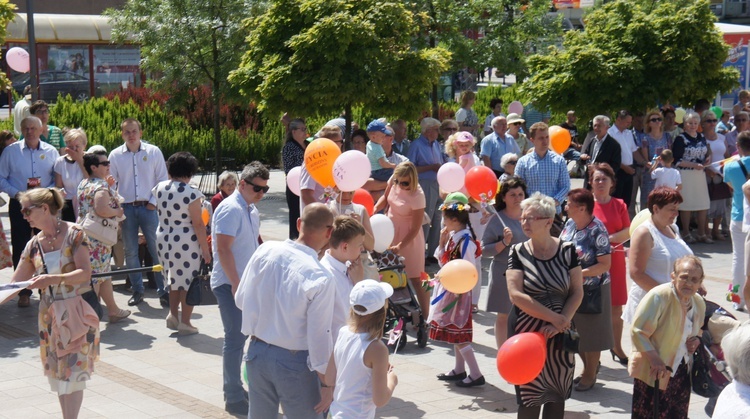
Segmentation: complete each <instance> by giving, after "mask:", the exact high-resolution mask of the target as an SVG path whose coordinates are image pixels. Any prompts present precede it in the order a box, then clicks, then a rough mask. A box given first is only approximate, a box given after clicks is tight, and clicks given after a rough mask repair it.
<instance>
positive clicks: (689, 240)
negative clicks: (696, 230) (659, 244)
mask: <svg viewBox="0 0 750 419" xmlns="http://www.w3.org/2000/svg"><path fill="white" fill-rule="evenodd" d="M682 240H683V241H684V242H685V243H687V244H693V243H695V237H693V235H692V234H685V235H683V236H682Z"/></svg>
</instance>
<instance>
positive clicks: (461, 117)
mask: <svg viewBox="0 0 750 419" xmlns="http://www.w3.org/2000/svg"><path fill="white" fill-rule="evenodd" d="M468 116H469V113H468V112H467V111H466V109H464V108H458V110H457V111H456V122H458V123H459V125H460V124H461V122H464V121H466V118H467V117H468Z"/></svg>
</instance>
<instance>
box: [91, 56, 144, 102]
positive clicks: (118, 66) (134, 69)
mask: <svg viewBox="0 0 750 419" xmlns="http://www.w3.org/2000/svg"><path fill="white" fill-rule="evenodd" d="M140 62H141V50H140V48H139V47H137V46H110V45H106V46H98V45H96V46H94V80H96V81H97V83H98V85H99V89H101V94H102V95H105V94H107V93H109V92H112V91H117V90H120V89H123V88H127V87H128V86H130V85H133V86H140V85H141V69H140Z"/></svg>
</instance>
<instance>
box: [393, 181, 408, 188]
mask: <svg viewBox="0 0 750 419" xmlns="http://www.w3.org/2000/svg"><path fill="white" fill-rule="evenodd" d="M396 183H397V184H398V186H400V187H402V188H408V187H409V185H411V182H399V181H396Z"/></svg>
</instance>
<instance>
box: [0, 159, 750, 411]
mask: <svg viewBox="0 0 750 419" xmlns="http://www.w3.org/2000/svg"><path fill="white" fill-rule="evenodd" d="M576 181H577V180H574V182H576ZM574 184H576V183H574ZM269 185H270V186H271V192H270V193H269V194H268V195H267V197H266V198H265V199H264V200H263V201H262V202H261V203H260V205H259V207H260V211H261V219H262V228H261V231H262V235H263V238H264V239H265V240H278V239H283V238H284V237H285V236H286V232H287V226H286V217H287V212H286V203H285V200H284V177H283V172H279V171H274V172H272V175H271V181H270V182H269ZM0 211H3V212H2V213H0V215H2V221H3V225H4V227H5V229H6V234H7V233H8V229H9V224H8V218H7V208H3V209H0ZM693 249H694V251H695V252H696V254H697V255H698V256H700V257H701V258H702V259H703V261H704V264H705V267H706V272H707V275H708V278H707V281H706V286H707V288H708V290H709V297H710V298H711V299H712V300H713V301H716V302H719V303H721V302H722V300H723V299H724V295H725V290H726V288H727V284H728V283H729V282H730V281H729V278H730V274H731V245H730V244H729V242H728V241H725V242H717V243H715V244H713V245H696V246H694V247H693ZM486 268H487V265H485V269H486ZM10 275H11V272H10V270H7V269H6V270H4V271H0V283H5V282H8V281H9V278H10ZM484 285H485V291H486V285H487V274H486V271H485V274H484ZM115 295H116V298H117V301H118V304H120V305H121V306H123V307H125V306H126V305H127V304H126V303H127V300H128V298H129V294H128V293H127V292H126V291H125V289H124V285H122V281H119V282H116V286H115ZM32 301H33V304H32V307H31V308H27V309H19V308H17V307H16V305H15V304H14V303H9V304H6V305H3V306H0V406H2V407H0V417H2V418H14V419H18V418H30V419H36V418H58V417H60V407H59V404H58V401H57V397H56V395H55V394H53V393H51V392H50V390H49V386H48V384H47V381H46V379H45V377H44V376H43V375H42V367H41V365H40V361H39V349H38V346H39V345H38V339H37V337H36V316H37V309H36V304H37V302H38V300H37V299H36V298H34V299H32ZM722 304H723V305H724V306H725V307H726V308H731V305H729V304H727V303H722ZM484 305H485V300H484V298H483V299H482V301H481V302H480V307H484ZM734 314H737V315H738V318H740V319H743V320H745V319H747V314H743V313H734ZM166 315H167V310H166V309H163V308H161V306H160V305H159V301H158V299H157V298H156V294H155V292H154V291H153V290H147V293H146V300H145V301H144V302H143V303H142V304H141V305H139V306H138V308H136V309H135V310H134V313H133V315H132V316H131V318H132V320H131V321H125V322H122V323H118V324H115V325H108V324H107V323H102V332H101V342H102V344H101V360H100V361H99V362H98V363H97V364H96V374H95V375H94V377H93V379H92V380H91V381H90V382H89V387H88V390H87V391H86V392H85V396H84V400H83V409H82V411H81V417H82V418H127V419H135V418H181V419H182V418H195V417H202V418H215V417H229V416H228V415H227V414H226V413H224V402H223V397H222V377H221V346H222V336H223V329H222V325H221V320H220V318H219V311H218V309H217V308H216V307H213V306H210V307H197V308H196V310H195V314H194V318H195V322H194V325H195V326H197V327H198V328H200V334H198V335H193V336H186V337H180V336H178V335H177V333H175V332H172V331H170V330H168V329H167V328H166V326H165V321H164V319H165V316H166ZM493 324H494V316H493V315H491V314H487V313H485V312H482V311H480V312H479V314H478V315H476V317H475V323H474V325H475V332H474V336H475V343H474V348H475V351H476V352H477V358H478V360H479V363H480V366H481V368H482V371H483V373H484V375H485V377H486V379H487V384H486V385H485V386H483V387H478V388H471V389H460V388H456V387H454V386H450V385H448V384H444V383H442V382H439V381H437V380H436V379H435V375H436V374H438V373H441V372H445V371H449V370H450V369H451V368H452V366H453V351H452V349H451V348H449V347H448V345H443V344H439V343H432V342H430V343H429V344H428V345H427V347H426V348H424V349H419V348H417V346H416V344H415V343H414V342H415V341H416V339H415V337H414V333H412V332H410V334H409V343H408V344H407V345H406V347H405V348H404V349H403V350H402V351H399V352H398V354H397V355H395V356H393V357H392V358H391V363H392V364H393V365H394V366H395V368H396V371H397V373H398V376H399V385H398V387H397V388H396V391H395V394H394V396H393V399H392V400H391V402H390V403H389V404H388V405H387V406H385V407H384V408H382V409H379V410H378V417H383V418H419V417H425V418H456V417H459V418H460V417H470V418H485V417H497V418H512V417H515V415H516V413H515V412H516V410H517V406H516V403H515V394H514V391H513V387H512V386H510V385H509V384H507V383H506V382H505V381H504V380H503V379H502V378H501V377H500V376H499V374H498V373H497V370H496V367H495V360H494V358H495V354H496V348H495V339H494V336H493V332H492V326H493ZM624 345H625V346H626V347H629V339H628V338H627V337H626V338H625V339H624ZM577 365H578V366H577V370H580V368H581V367H580V365H581V363H580V360H578V361H577ZM631 391H632V380H631V379H630V378H628V376H627V373H626V371H625V368H624V367H623V366H621V365H620V364H618V363H615V362H613V361H612V359H611V358H609V354H608V353H606V352H605V353H603V354H602V369H601V372H600V373H599V378H598V382H597V384H596V386H595V387H594V389H593V390H591V391H589V392H585V393H578V392H575V391H574V392H573V396H572V398H571V399H570V400H568V401H567V403H566V417H569V418H576V419H582V418H610V417H612V418H620V417H621V418H625V417H629V416H630V414H629V412H630V403H631ZM691 402H692V403H691V410H690V417H691V418H692V419H698V418H705V417H706V415H705V414H704V413H703V406H704V405H705V403H706V400H705V399H704V398H702V397H699V396H696V395H695V394H693V396H692V397H691Z"/></svg>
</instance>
